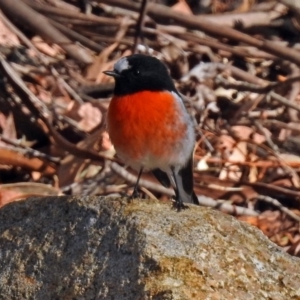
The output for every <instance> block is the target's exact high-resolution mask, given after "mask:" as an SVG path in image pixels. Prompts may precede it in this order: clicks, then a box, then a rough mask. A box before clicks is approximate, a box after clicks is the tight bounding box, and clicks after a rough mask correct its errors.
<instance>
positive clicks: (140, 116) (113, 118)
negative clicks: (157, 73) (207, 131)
mask: <svg viewBox="0 0 300 300" xmlns="http://www.w3.org/2000/svg"><path fill="white" fill-rule="evenodd" d="M182 113H183V112H182V111H181V107H180V106H179V105H178V103H177V101H176V99H175V98H174V96H173V94H172V93H170V92H160V91H140V92H136V93H133V94H129V95H120V96H114V97H113V98H112V100H111V103H110V106H109V110H108V131H109V135H110V138H111V140H112V143H113V144H114V146H115V148H116V150H117V152H118V153H119V154H121V155H123V156H125V157H127V158H128V159H130V160H136V161H139V160H142V159H143V158H144V156H146V155H148V154H150V155H151V156H154V157H159V158H161V159H164V158H165V159H167V158H168V157H169V156H170V154H171V152H172V151H174V148H176V147H175V146H176V144H178V141H179V140H181V139H183V138H184V136H185V135H186V130H187V124H186V123H184V122H183V121H181V120H182Z"/></svg>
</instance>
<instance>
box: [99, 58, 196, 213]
mask: <svg viewBox="0 0 300 300" xmlns="http://www.w3.org/2000/svg"><path fill="white" fill-rule="evenodd" d="M104 74H106V75H108V76H112V77H113V78H114V80H115V87H114V91H113V96H112V99H111V101H110V104H109V107H108V111H107V129H108V134H109V137H110V140H111V142H112V144H113V145H114V147H115V150H116V153H117V155H118V157H119V158H120V159H121V160H122V161H123V162H124V163H125V164H126V165H128V166H130V167H132V168H133V169H135V170H137V171H138V177H137V181H136V184H135V186H134V189H133V193H132V195H131V197H132V198H137V197H138V196H139V194H138V186H139V180H140V177H141V175H142V172H143V171H151V172H152V173H153V175H154V176H155V177H156V178H157V180H158V181H159V182H160V183H161V184H162V185H163V186H165V187H168V188H169V187H171V185H172V186H173V187H174V190H175V203H174V207H175V208H177V210H178V211H180V210H181V209H184V208H187V206H186V205H184V203H193V204H197V205H199V202H198V199H197V196H196V194H195V192H194V183H193V150H194V144H195V130H194V126H193V122H192V118H191V116H190V115H189V114H188V112H187V110H186V108H185V106H184V103H183V100H182V97H181V96H180V94H179V92H178V91H177V89H176V88H175V85H174V82H173V80H172V78H171V76H170V75H169V72H168V69H167V67H166V65H165V64H164V63H163V62H161V61H160V60H159V59H157V58H155V57H152V56H148V55H144V54H132V55H129V56H125V57H122V58H121V59H119V60H118V61H117V62H116V63H115V64H114V67H113V70H108V71H104Z"/></svg>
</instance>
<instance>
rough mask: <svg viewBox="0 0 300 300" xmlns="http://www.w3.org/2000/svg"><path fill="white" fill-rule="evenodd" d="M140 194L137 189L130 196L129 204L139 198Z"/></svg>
mask: <svg viewBox="0 0 300 300" xmlns="http://www.w3.org/2000/svg"><path fill="white" fill-rule="evenodd" d="M139 197H140V194H139V192H138V190H137V189H134V190H133V192H132V194H131V195H130V196H129V202H130V201H131V200H133V199H136V198H139Z"/></svg>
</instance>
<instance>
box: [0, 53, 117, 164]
mask: <svg viewBox="0 0 300 300" xmlns="http://www.w3.org/2000/svg"><path fill="white" fill-rule="evenodd" d="M0 65H1V67H2V69H3V71H4V72H5V74H6V75H7V77H8V80H9V82H10V83H11V85H12V86H13V88H15V89H16V90H17V91H18V92H19V94H20V95H21V96H20V97H21V99H22V101H23V102H26V104H27V107H28V108H29V109H30V111H31V112H32V113H34V114H35V115H36V116H37V117H39V118H41V120H42V121H43V122H44V124H45V125H46V127H47V129H48V130H49V132H50V133H51V134H52V137H53V139H54V141H55V142H56V143H57V144H58V145H60V146H61V147H62V148H63V149H64V150H66V151H68V152H69V153H71V154H73V155H75V156H77V157H83V158H86V159H91V160H95V161H100V162H103V161H104V159H109V160H115V159H114V158H111V157H109V156H106V155H104V154H101V153H97V152H95V151H93V150H88V149H83V148H79V147H78V146H76V145H74V144H72V143H71V142H69V141H68V140H66V139H65V138H64V137H63V136H62V135H60V134H59V133H58V132H57V131H56V130H55V128H54V127H53V126H52V125H51V122H50V120H49V117H50V116H49V115H47V113H45V109H43V106H44V104H43V105H42V106H40V105H41V104H42V103H40V100H39V99H38V98H37V97H36V96H35V95H34V94H33V93H32V92H31V91H30V90H29V89H28V88H27V86H26V85H25V83H24V81H23V80H22V79H21V78H20V76H19V75H18V74H17V73H16V72H15V71H14V70H13V69H12V68H11V66H10V65H9V64H8V63H7V62H6V61H5V59H3V58H2V57H0ZM39 106H40V107H39Z"/></svg>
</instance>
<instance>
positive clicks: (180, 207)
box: [173, 200, 189, 212]
mask: <svg viewBox="0 0 300 300" xmlns="http://www.w3.org/2000/svg"><path fill="white" fill-rule="evenodd" d="M173 208H174V209H176V210H177V211H178V212H180V211H181V210H183V209H187V208H189V207H188V206H186V205H184V204H183V203H182V202H181V201H177V200H176V201H175V202H173Z"/></svg>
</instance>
